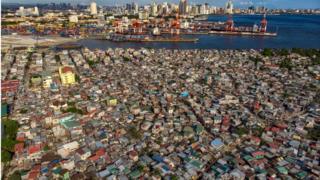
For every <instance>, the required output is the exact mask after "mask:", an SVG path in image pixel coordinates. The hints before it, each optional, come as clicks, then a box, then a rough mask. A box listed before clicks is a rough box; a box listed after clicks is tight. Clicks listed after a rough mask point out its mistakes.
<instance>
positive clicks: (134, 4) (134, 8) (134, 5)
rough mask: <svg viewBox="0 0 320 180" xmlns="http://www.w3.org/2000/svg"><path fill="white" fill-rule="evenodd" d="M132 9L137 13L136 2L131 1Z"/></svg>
mask: <svg viewBox="0 0 320 180" xmlns="http://www.w3.org/2000/svg"><path fill="white" fill-rule="evenodd" d="M132 9H133V13H134V14H137V13H138V12H139V6H138V4H137V3H135V2H133V3H132Z"/></svg>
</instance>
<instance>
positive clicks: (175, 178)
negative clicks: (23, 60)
mask: <svg viewBox="0 0 320 180" xmlns="http://www.w3.org/2000/svg"><path fill="white" fill-rule="evenodd" d="M178 179H179V177H178V176H176V175H171V176H170V180H178Z"/></svg>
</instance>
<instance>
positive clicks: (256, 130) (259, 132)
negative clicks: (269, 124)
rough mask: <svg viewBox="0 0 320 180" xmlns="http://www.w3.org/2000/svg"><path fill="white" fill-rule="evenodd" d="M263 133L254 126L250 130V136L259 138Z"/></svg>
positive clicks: (259, 128) (258, 127) (261, 129)
mask: <svg viewBox="0 0 320 180" xmlns="http://www.w3.org/2000/svg"><path fill="white" fill-rule="evenodd" d="M263 131H264V128H262V127H260V126H256V127H254V128H252V134H254V135H255V136H258V137H260V136H261V135H262V133H263Z"/></svg>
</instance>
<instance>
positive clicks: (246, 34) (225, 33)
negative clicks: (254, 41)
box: [209, 31, 277, 36]
mask: <svg viewBox="0 0 320 180" xmlns="http://www.w3.org/2000/svg"><path fill="white" fill-rule="evenodd" d="M209 34H220V35H235V36H277V33H271V32H240V31H209Z"/></svg>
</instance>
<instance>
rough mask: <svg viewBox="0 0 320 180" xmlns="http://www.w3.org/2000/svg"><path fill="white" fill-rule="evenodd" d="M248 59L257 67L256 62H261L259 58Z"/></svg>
mask: <svg viewBox="0 0 320 180" xmlns="http://www.w3.org/2000/svg"><path fill="white" fill-rule="evenodd" d="M249 59H250V60H251V61H253V62H254V65H255V66H257V65H258V62H261V61H262V59H261V58H260V57H258V56H257V57H251V56H250V57H249Z"/></svg>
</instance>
